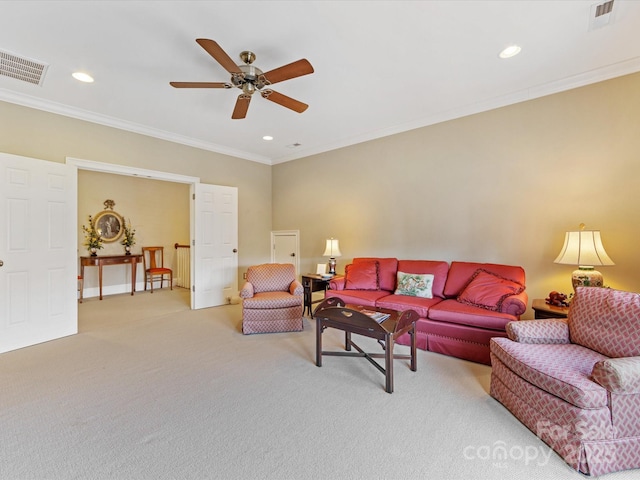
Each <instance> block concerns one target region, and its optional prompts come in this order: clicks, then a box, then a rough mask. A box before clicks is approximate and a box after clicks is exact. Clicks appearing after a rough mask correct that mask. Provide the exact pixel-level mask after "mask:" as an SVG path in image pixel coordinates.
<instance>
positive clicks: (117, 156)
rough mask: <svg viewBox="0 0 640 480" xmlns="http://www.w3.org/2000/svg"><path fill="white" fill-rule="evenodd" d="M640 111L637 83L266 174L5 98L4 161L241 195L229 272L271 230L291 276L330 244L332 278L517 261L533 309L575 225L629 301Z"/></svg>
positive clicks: (554, 275)
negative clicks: (102, 166)
mask: <svg viewBox="0 0 640 480" xmlns="http://www.w3.org/2000/svg"><path fill="white" fill-rule="evenodd" d="M639 111H640V74H634V75H628V76H625V77H621V78H617V79H613V80H609V81H606V82H601V83H598V84H594V85H590V86H586V87H582V88H579V89H575V90H571V91H568V92H564V93H560V94H556V95H551V96H547V97H543V98H540V99H536V100H532V101H529V102H525V103H521V104H517V105H513V106H509V107H504V108H501V109H496V110H493V111H490V112H486V113H482V114H478V115H473V116H469V117H466V118H462V119H458V120H453V121H450V122H445V123H441V124H438V125H434V126H430V127H426V128H422V129H417V130H413V131H410V132H406V133H402V134H398V135H394V136H389V137H386V138H382V139H379V140H376V141H371V142H366V143H363V144H359V145H354V146H351V147H348V148H343V149H340V150H335V151H332V152H327V153H325V154H321V155H316V156H313V157H308V158H304V159H301V160H297V161H293V162H288V163H284V164H280V165H276V166H274V167H270V166H267V165H262V164H258V163H255V162H250V161H246V160H241V159H237V158H232V157H229V156H226V155H221V154H216V153H212V152H208V151H204V150H199V149H196V148H192V147H187V146H184V145H179V144H175V143H171V142H167V141H163V140H158V139H155V138H152V137H147V136H144V135H138V134H134V133H129V132H125V131H122V130H118V129H115V128H110V127H105V126H101V125H97V124H93V123H89V122H84V121H81V120H76V119H72V118H68V117H64V116H60V115H54V114H50V113H47V112H43V111H39V110H33V109H29V108H26V107H21V106H18V105H14V104H9V103H3V102H0V151H2V152H6V153H12V154H16V155H24V156H28V157H34V158H41V159H45V160H51V161H56V162H64V161H65V157H67V156H69V157H75V158H81V159H86V160H94V161H101V162H107V163H114V164H121V165H128V166H134V167H140V168H148V169H153V170H160V171H166V172H171V173H178V174H181V175H189V176H197V177H200V178H201V180H202V181H203V182H205V183H212V184H218V185H230V186H236V187H238V193H239V260H240V261H239V270H240V272H243V271H244V270H246V267H247V266H248V265H251V264H254V263H259V262H263V261H268V260H269V258H270V250H269V232H270V231H271V229H272V228H273V230H289V229H298V230H300V232H301V269H302V271H315V264H316V263H320V262H325V261H326V258H323V257H322V256H321V254H322V252H323V249H324V240H325V239H326V238H328V237H330V236H333V237H336V238H339V239H340V245H341V248H342V252H343V254H344V256H343V257H342V258H340V259H339V262H338V270H343V269H344V265H345V264H346V263H348V262H349V260H350V259H351V258H353V257H355V256H361V255H377V256H387V255H388V256H396V257H398V258H423V259H442V260H447V261H452V260H469V261H481V262H498V263H509V264H518V265H522V266H523V267H524V268H525V270H526V272H527V277H528V281H527V287H528V288H527V289H528V292H529V295H530V297H531V298H538V297H544V296H545V295H546V294H547V293H548V292H549V291H550V290H560V291H563V292H567V293H568V292H570V291H571V285H570V281H569V278H570V273H571V271H572V270H573V268H572V267H570V266H561V265H555V264H554V263H553V259H554V258H555V257H556V255H557V254H558V252H559V250H560V247H561V246H562V241H563V236H564V232H565V231H566V230H572V229H575V228H577V225H578V224H579V223H581V222H584V223H585V224H586V225H587V227H588V228H592V229H598V230H601V231H602V234H603V238H604V244H605V247H606V248H607V251H608V253H609V255H610V256H611V257H612V258H613V260H614V261H615V262H616V265H615V266H611V267H602V268H601V269H600V270H601V271H602V272H603V274H604V276H605V283H607V284H608V285H610V286H611V287H614V288H620V289H625V290H632V291H640V278H639V277H638V275H637V273H636V268H637V267H638V266H640V253H639V252H638V250H637V248H636V247H635V240H636V239H637V238H640V223H639V222H638V218H639V217H640V215H639V213H640V206H639V202H638V198H639V194H638V192H639V187H640V162H639V161H638V154H639V152H640V135H638V132H640V115H639V114H638V112H639ZM272 176H273V185H272ZM272 190H273V196H272ZM82 195H84V194H82ZM119 195H121V193H120V192H117V191H116V192H114V193H113V194H112V195H111V197H115V198H114V200H116V203H117V208H120V206H121V205H122V208H121V209H120V211H119V213H123V214H124V215H130V216H132V217H134V216H136V215H138V213H137V212H136V211H135V210H130V211H127V210H128V209H126V208H125V207H124V204H123V203H121V201H120V200H118V199H119V198H124V197H122V196H119ZM102 196H104V195H101V196H100V198H99V199H98V200H93V201H95V202H97V201H100V202H102V201H104V200H105V199H106V198H107V197H105V198H102ZM79 200H80V201H79V205H80V207H79V212H78V215H79V218H81V216H82V215H84V214H85V212H84V211H81V210H82V208H83V202H84V199H83V198H81V199H79ZM93 201H92V202H93ZM127 201H128V200H127ZM123 202H124V200H123ZM98 208H100V205H98ZM91 211H92V212H93V211H94V209H93V207H91ZM116 211H118V210H117V209H116ZM141 215H144V214H143V213H141ZM272 219H273V221H272ZM528 316H530V312H529V313H528Z"/></svg>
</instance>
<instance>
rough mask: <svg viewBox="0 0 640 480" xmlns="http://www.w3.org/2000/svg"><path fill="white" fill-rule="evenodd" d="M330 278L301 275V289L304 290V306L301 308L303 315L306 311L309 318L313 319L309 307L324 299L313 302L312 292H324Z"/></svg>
mask: <svg viewBox="0 0 640 480" xmlns="http://www.w3.org/2000/svg"><path fill="white" fill-rule="evenodd" d="M331 278H332V277H330V278H326V277H323V276H322V275H318V274H316V273H306V274H304V275H302V288H304V306H303V308H302V314H303V315H304V314H305V312H306V311H308V312H309V316H310V317H311V318H313V312H312V311H311V305H313V304H314V303H318V302H321V301H322V300H324V298H322V299H320V300H315V301H314V300H313V298H312V296H313V292H320V291H322V292H326V291H327V288H329V282H330V281H331Z"/></svg>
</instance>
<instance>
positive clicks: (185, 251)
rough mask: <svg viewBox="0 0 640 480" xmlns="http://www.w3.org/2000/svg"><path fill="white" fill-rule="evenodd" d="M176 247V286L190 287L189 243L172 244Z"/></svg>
mask: <svg viewBox="0 0 640 480" xmlns="http://www.w3.org/2000/svg"><path fill="white" fill-rule="evenodd" d="M174 247H175V249H176V257H177V261H176V270H177V271H176V275H174V277H175V279H176V280H175V284H176V287H183V288H191V253H190V252H191V250H190V248H189V245H178V244H177V243H176V244H175V245H174Z"/></svg>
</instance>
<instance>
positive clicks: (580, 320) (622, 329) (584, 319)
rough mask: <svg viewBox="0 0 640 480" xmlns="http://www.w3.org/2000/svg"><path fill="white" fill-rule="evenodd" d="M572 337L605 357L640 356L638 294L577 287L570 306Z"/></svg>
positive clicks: (639, 296)
mask: <svg viewBox="0 0 640 480" xmlns="http://www.w3.org/2000/svg"><path fill="white" fill-rule="evenodd" d="M569 332H570V335H571V341H572V342H573V343H578V344H580V345H583V346H585V347H587V348H590V349H592V350H595V351H597V352H600V353H602V354H604V355H606V356H608V357H614V358H620V357H635V356H640V294H637V293H631V292H623V291H620V290H613V289H609V288H598V287H578V288H577V289H576V295H575V297H574V298H573V300H572V301H571V307H570V308H569Z"/></svg>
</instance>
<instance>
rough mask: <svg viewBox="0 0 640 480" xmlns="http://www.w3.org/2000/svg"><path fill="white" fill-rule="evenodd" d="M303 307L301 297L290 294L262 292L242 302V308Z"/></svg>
mask: <svg viewBox="0 0 640 480" xmlns="http://www.w3.org/2000/svg"><path fill="white" fill-rule="evenodd" d="M300 305H302V296H301V295H291V294H290V293H289V292H261V293H256V294H255V295H254V296H253V297H251V298H245V299H244V300H242V308H248V309H252V308H258V309H262V310H264V309H267V308H288V307H299V306H300Z"/></svg>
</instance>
